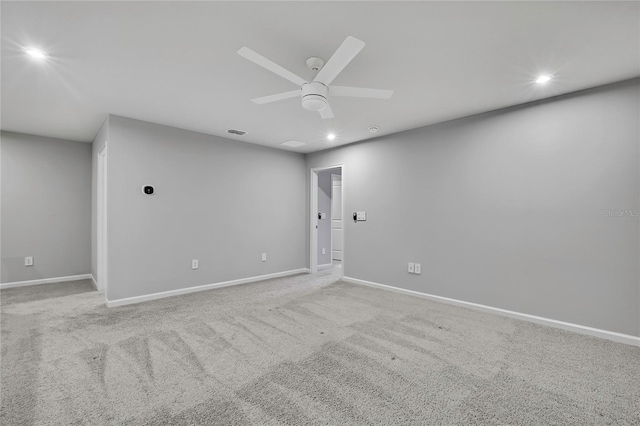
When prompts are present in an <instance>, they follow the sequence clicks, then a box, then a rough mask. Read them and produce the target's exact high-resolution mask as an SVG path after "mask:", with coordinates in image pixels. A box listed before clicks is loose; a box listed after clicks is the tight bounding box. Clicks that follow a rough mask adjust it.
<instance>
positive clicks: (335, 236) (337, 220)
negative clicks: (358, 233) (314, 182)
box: [331, 175, 343, 260]
mask: <svg viewBox="0 0 640 426" xmlns="http://www.w3.org/2000/svg"><path fill="white" fill-rule="evenodd" d="M342 232H343V231H342V176H340V175H331V259H333V260H342Z"/></svg>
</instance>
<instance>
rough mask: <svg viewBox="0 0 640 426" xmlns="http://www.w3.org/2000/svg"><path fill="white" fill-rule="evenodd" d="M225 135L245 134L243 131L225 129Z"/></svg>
mask: <svg viewBox="0 0 640 426" xmlns="http://www.w3.org/2000/svg"><path fill="white" fill-rule="evenodd" d="M227 133H231V134H232V135H238V136H244V135H246V134H247V132H245V131H244V130H237V129H227Z"/></svg>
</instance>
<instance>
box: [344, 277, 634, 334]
mask: <svg viewBox="0 0 640 426" xmlns="http://www.w3.org/2000/svg"><path fill="white" fill-rule="evenodd" d="M342 280H343V281H346V282H350V283H353V284H360V285H365V286H368V287H375V288H379V289H383V290H388V291H394V292H396V293H402V294H408V295H411V296H418V297H422V298H425V299H430V300H435V301H437V302H442V303H447V304H450V305H456V306H462V307H465V308H470V309H474V310H477V311H483V312H489V313H492V314H497V315H502V316H506V317H510V318H515V319H519V320H524V321H529V322H534V323H536V324H542V325H547V326H550V327H555V328H561V329H563V330H568V331H573V332H575V333H580V334H586V335H589V336H595V337H600V338H603V339H608V340H613V341H614V342H618V343H625V344H627V345H632V346H639V347H640V337H636V336H631V335H629V334H622V333H617V332H615V331H607V330H601V329H599V328H593V327H587V326H584V325H579V324H572V323H570V322H564V321H558V320H554V319H549V318H544V317H538V316H535V315H529V314H523V313H520V312H514V311H508V310H506V309H500V308H494V307H492V306H486V305H480V304H478V303H472V302H465V301H462V300H457V299H450V298H448V297H442V296H436V295H433V294H428V293H421V292H419V291H413V290H406V289H403V288H398V287H393V286H390V285H385V284H379V283H374V282H371V281H365V280H360V279H358V278H351V277H343V278H342Z"/></svg>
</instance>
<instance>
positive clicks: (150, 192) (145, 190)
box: [142, 185, 156, 195]
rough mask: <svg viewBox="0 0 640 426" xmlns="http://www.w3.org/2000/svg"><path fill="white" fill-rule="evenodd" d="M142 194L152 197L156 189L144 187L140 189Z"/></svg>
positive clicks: (149, 186) (148, 186)
mask: <svg viewBox="0 0 640 426" xmlns="http://www.w3.org/2000/svg"><path fill="white" fill-rule="evenodd" d="M142 193H143V194H145V195H153V194H155V193H156V189H155V188H154V187H153V186H151V185H144V186H143V187H142Z"/></svg>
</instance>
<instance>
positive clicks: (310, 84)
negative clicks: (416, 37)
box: [238, 36, 393, 118]
mask: <svg viewBox="0 0 640 426" xmlns="http://www.w3.org/2000/svg"><path fill="white" fill-rule="evenodd" d="M364 45H365V44H364V42H363V41H362V40H358V39H357V38H355V37H351V36H349V37H347V38H346V39H345V41H344V42H342V44H341V45H340V47H338V50H336V51H335V53H334V54H333V56H332V57H331V59H329V61H328V62H327V63H326V65H325V64H324V61H323V60H322V59H321V58H317V57H311V58H308V59H307V66H308V67H309V68H311V70H312V71H318V74H316V76H315V77H314V79H313V80H312V81H307V80H305V79H304V78H302V77H299V76H297V75H295V74H294V73H292V72H291V71H289V70H287V69H285V68H283V67H281V66H280V65H278V64H276V63H275V62H273V61H271V60H269V59H267V58H265V57H264V56H262V55H260V54H259V53H256V52H254V51H253V50H251V49H249V48H248V47H243V48H242V49H240V50H238V55H240V56H242V57H243V58H246V59H248V60H250V61H251V62H255V63H256V64H258V65H260V66H261V67H263V68H266V69H268V70H269V71H271V72H273V73H275V74H278V75H279V76H280V77H282V78H286V79H287V80H289V81H291V82H293V83H295V84H296V85H298V86H300V88H299V89H298V90H292V91H290V92H283V93H278V94H275V95H270V96H264V97H262V98H256V99H252V100H251V101H252V102H254V103H256V104H266V103H269V102H275V101H280V100H283V99H289V98H294V97H296V96H300V97H301V98H302V107H303V108H305V109H308V110H309V111H318V112H319V113H320V115H321V116H322V118H333V111H331V107H330V106H329V100H328V97H329V96H350V97H356V98H374V99H389V98H390V97H391V95H393V90H381V89H367V88H363V87H349V86H329V85H330V84H331V82H332V81H333V80H334V79H335V78H336V77H337V76H338V74H340V72H342V70H343V69H344V68H345V67H346V66H347V65H349V62H351V60H352V59H353V58H355V57H356V55H357V54H358V53H359V52H360V51H361V50H362V48H363V47H364ZM323 65H324V66H323Z"/></svg>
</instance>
